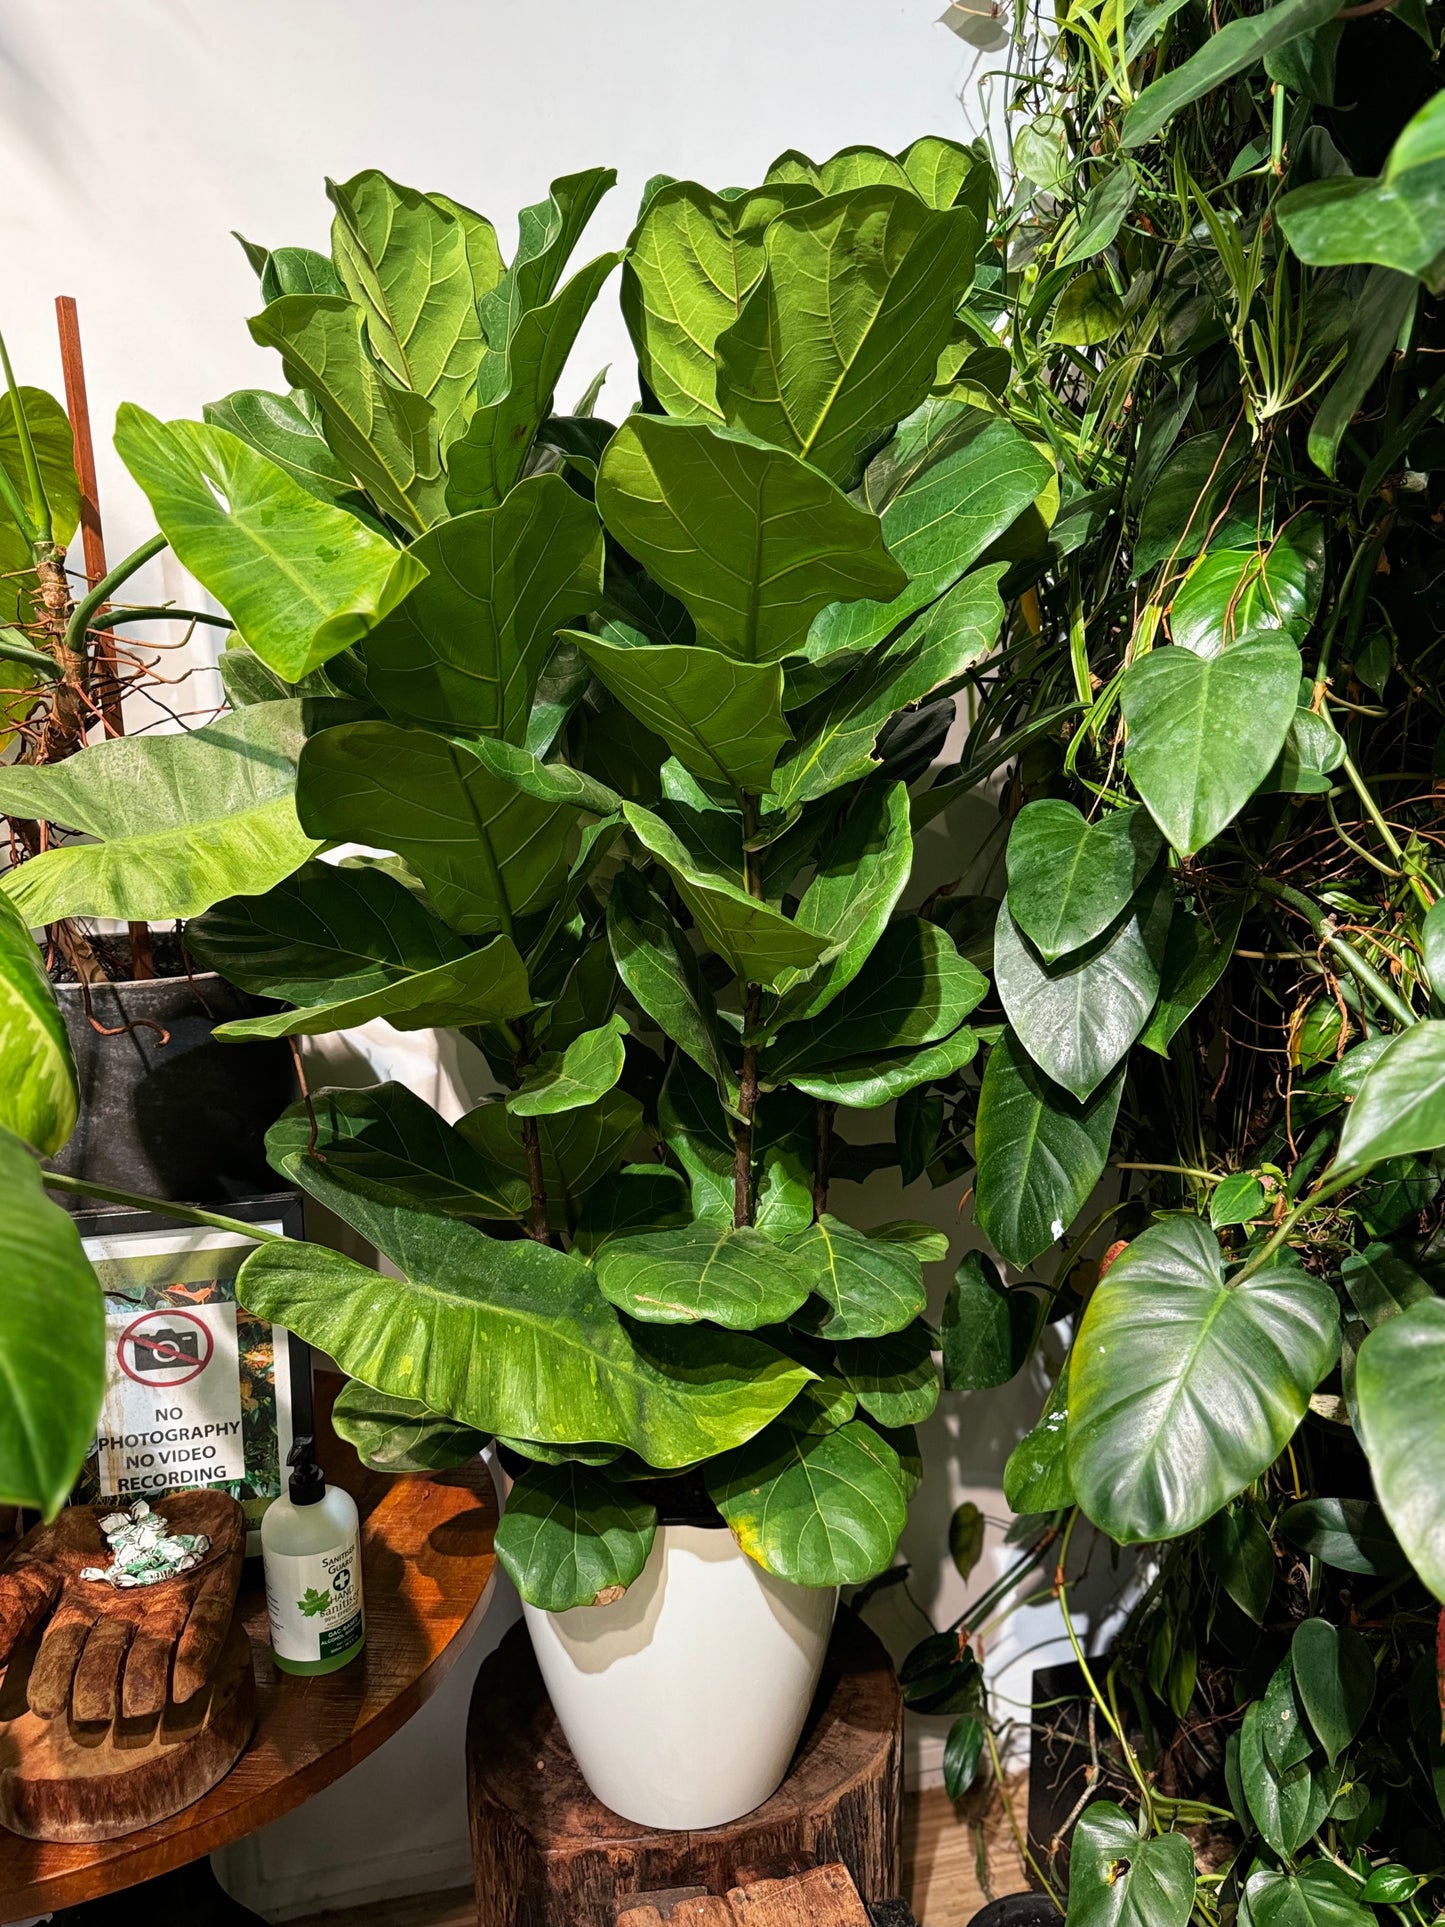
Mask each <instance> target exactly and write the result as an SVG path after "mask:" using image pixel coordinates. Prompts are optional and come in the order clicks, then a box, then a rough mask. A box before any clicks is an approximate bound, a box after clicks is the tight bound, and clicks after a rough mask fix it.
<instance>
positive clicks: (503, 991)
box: [215, 937, 532, 1044]
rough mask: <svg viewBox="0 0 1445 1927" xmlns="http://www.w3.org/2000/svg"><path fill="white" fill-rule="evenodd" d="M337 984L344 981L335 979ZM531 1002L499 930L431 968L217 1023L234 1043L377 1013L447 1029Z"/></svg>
mask: <svg viewBox="0 0 1445 1927" xmlns="http://www.w3.org/2000/svg"><path fill="white" fill-rule="evenodd" d="M337 988H339V986H337ZM531 1008H532V998H531V994H530V992H529V990H528V988H527V972H526V969H525V967H524V965H523V963H522V959H521V957H520V956H519V954H518V952H517V946H516V945H515V944H514V943H513V942H512V939H511V938H510V937H494V938H493V939H492V941H491V942H490V943H488V944H484V945H483V946H482V947H481V949H479V950H469V951H464V952H463V954H462V955H461V956H459V957H456V958H453V959H452V960H450V961H449V962H447V963H441V964H434V965H433V966H432V967H431V969H429V970H420V971H415V972H412V973H409V974H402V973H398V974H397V975H395V976H393V977H392V978H391V980H390V982H388V983H384V984H381V985H378V986H377V987H376V988H375V989H372V990H364V991H361V992H359V993H358V992H353V993H351V994H350V995H343V996H339V997H337V996H332V997H329V998H327V1000H326V1001H325V1002H323V1003H303V1004H302V1005H301V1006H300V1007H299V1008H298V1009H296V1010H279V1011H271V1012H268V1013H267V1014H266V1015H265V1016H262V1017H237V1018H233V1019H232V1021H231V1022H230V1023H227V1024H218V1025H217V1027H216V1031H215V1035H216V1036H217V1037H218V1038H219V1039H220V1040H221V1041H222V1042H223V1043H228V1044H244V1043H249V1042H251V1041H252V1040H254V1039H255V1038H258V1037H320V1036H325V1035H327V1034H328V1033H330V1032H332V1031H338V1030H355V1029H356V1028H357V1026H358V1025H360V1024H369V1023H371V1022H373V1021H374V1020H375V1019H376V1018H378V1017H384V1018H385V1019H386V1021H387V1022H388V1023H389V1024H391V1025H393V1026H394V1027H395V1028H396V1029H397V1030H444V1029H448V1028H452V1027H460V1026H462V1025H464V1024H498V1023H505V1022H506V1021H507V1019H508V1018H510V1017H520V1016H522V1015H524V1013H525V1012H527V1011H529V1010H530V1009H531Z"/></svg>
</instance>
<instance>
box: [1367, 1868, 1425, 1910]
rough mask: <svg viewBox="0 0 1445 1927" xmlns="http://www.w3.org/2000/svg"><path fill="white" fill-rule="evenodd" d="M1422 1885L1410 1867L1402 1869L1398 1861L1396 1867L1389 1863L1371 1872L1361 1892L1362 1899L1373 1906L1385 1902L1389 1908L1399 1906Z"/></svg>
mask: <svg viewBox="0 0 1445 1927" xmlns="http://www.w3.org/2000/svg"><path fill="white" fill-rule="evenodd" d="M1422 1884H1423V1882H1422V1881H1421V1879H1420V1876H1419V1875H1418V1874H1413V1873H1411V1871H1410V1869H1409V1868H1408V1867H1402V1866H1401V1865H1400V1864H1399V1862H1398V1861H1396V1862H1395V1863H1394V1865H1390V1864H1389V1863H1388V1862H1387V1863H1386V1865H1385V1866H1383V1867H1376V1868H1374V1869H1373V1870H1372V1871H1371V1874H1370V1877H1369V1879H1368V1880H1367V1881H1366V1882H1365V1884H1364V1886H1363V1887H1362V1888H1361V1890H1360V1899H1361V1900H1363V1901H1367V1902H1369V1903H1370V1904H1371V1905H1377V1904H1378V1903H1380V1902H1381V1901H1383V1902H1384V1903H1385V1904H1386V1905H1387V1906H1398V1905H1399V1904H1400V1903H1401V1902H1402V1901H1406V1900H1409V1899H1410V1898H1411V1896H1412V1895H1413V1894H1414V1893H1415V1892H1416V1890H1417V1889H1418V1888H1419V1887H1420V1886H1421V1885H1422Z"/></svg>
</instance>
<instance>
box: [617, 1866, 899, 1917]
mask: <svg viewBox="0 0 1445 1927" xmlns="http://www.w3.org/2000/svg"><path fill="white" fill-rule="evenodd" d="M617 1927H870V1922H869V1919H868V1913H867V1909H866V1908H865V1907H864V1905H863V1902H862V1901H861V1900H860V1899H859V1897H858V1889H857V1888H856V1887H855V1886H854V1885H853V1880H852V1876H851V1875H850V1874H849V1872H848V1869H847V1868H846V1867H844V1866H840V1865H837V1864H836V1863H835V1864H834V1865H832V1866H827V1867H812V1868H810V1869H809V1870H808V1872H807V1873H800V1874H794V1875H793V1876H792V1877H791V1878H789V1879H786V1880H754V1881H750V1882H749V1883H748V1885H747V1886H745V1887H734V1888H732V1889H731V1890H730V1891H729V1893H728V1895H727V1897H726V1898H725V1899H723V1898H715V1897H713V1896H712V1895H709V1894H704V1893H702V1892H701V1891H700V1890H699V1891H698V1892H697V1893H692V1892H687V1891H684V1892H681V1893H676V1892H674V1893H671V1894H639V1895H638V1897H637V1899H636V1900H635V1901H629V1902H625V1903H624V1904H623V1905H622V1906H621V1907H620V1908H619V1909H618V1914H617Z"/></svg>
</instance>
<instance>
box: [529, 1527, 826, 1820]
mask: <svg viewBox="0 0 1445 1927" xmlns="http://www.w3.org/2000/svg"><path fill="white" fill-rule="evenodd" d="M837 1603H838V1595H837V1593H836V1592H835V1591H832V1590H829V1589H815V1588H813V1587H808V1586H795V1585H793V1584H792V1583H791V1582H790V1581H788V1580H786V1579H775V1578H774V1577H773V1576H772V1574H771V1573H766V1572H764V1571H763V1569H762V1567H761V1566H759V1565H756V1564H755V1563H754V1562H753V1561H752V1560H751V1559H749V1558H748V1557H747V1555H746V1554H745V1553H744V1552H742V1551H741V1550H740V1549H739V1547H738V1546H737V1544H736V1542H735V1541H734V1539H733V1536H732V1534H731V1533H730V1532H726V1531H723V1530H721V1529H719V1528H717V1527H709V1526H660V1527H659V1528H658V1532H657V1538H656V1540H655V1541H654V1543H653V1548H652V1555H651V1557H650V1558H649V1559H648V1562H647V1565H646V1566H645V1567H644V1569H643V1572H642V1575H641V1577H640V1578H639V1579H636V1580H634V1581H633V1583H632V1585H631V1586H629V1587H628V1589H627V1591H626V1593H625V1594H624V1595H623V1597H622V1598H621V1599H619V1600H616V1601H615V1602H614V1603H613V1604H612V1605H610V1606H578V1607H574V1608H573V1610H572V1611H571V1612H565V1613H548V1612H542V1611H541V1610H540V1609H539V1608H537V1607H535V1606H524V1607H523V1611H524V1612H525V1614H526V1617H527V1626H528V1628H529V1630H530V1632H531V1635H532V1645H533V1647H534V1649H535V1651H536V1654H537V1663H538V1665H539V1666H540V1667H541V1669H542V1677H543V1679H544V1680H545V1681H546V1684H547V1691H548V1693H549V1694H550V1695H551V1699H552V1705H553V1707H554V1708H555V1710H556V1714H557V1718H558V1720H559V1721H560V1722H561V1726H562V1731H563V1732H564V1733H565V1734H566V1736H567V1741H568V1744H569V1745H570V1746H571V1748H572V1751H573V1753H574V1755H575V1756H576V1759H577V1764H578V1766H579V1767H580V1768H581V1769H582V1774H583V1777H584V1778H585V1780H586V1781H587V1784H588V1786H590V1787H591V1789H592V1791H593V1792H594V1793H595V1794H596V1795H597V1798H598V1799H599V1800H601V1801H602V1802H603V1804H604V1805H605V1806H609V1807H611V1808H612V1810H613V1812H614V1813H620V1814H621V1815H622V1817H623V1818H624V1819H625V1820H635V1821H636V1822H637V1823H638V1824H639V1825H641V1826H647V1827H673V1828H697V1827H716V1826H722V1825H724V1824H725V1823H726V1822H727V1821H729V1820H736V1819H737V1818H738V1816H739V1815H740V1814H743V1813H750V1812H751V1811H752V1809H753V1808H754V1807H756V1806H761V1804H762V1802H763V1801H764V1800H766V1799H767V1797H768V1795H769V1794H770V1793H772V1792H774V1791H775V1790H776V1788H777V1787H778V1785H779V1783H780V1782H781V1780H782V1779H783V1776H784V1775H785V1774H786V1772H787V1770H788V1763H789V1761H790V1760H791V1759H792V1756H793V1750H794V1748H795V1747H796V1746H797V1744H798V1736H799V1735H800V1733H801V1732H802V1730H803V1722H804V1720H805V1719H806V1718H807V1714H808V1707H809V1705H810V1703H811V1701H812V1698H813V1693H814V1690H815V1688H816V1687H817V1684H818V1675H819V1673H820V1672H821V1671H822V1667H823V1656H824V1654H825V1652H826V1651H827V1646H828V1635H829V1632H830V1631H831V1629H832V1625H833V1613H834V1610H835V1608H836V1606H837Z"/></svg>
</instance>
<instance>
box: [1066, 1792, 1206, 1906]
mask: <svg viewBox="0 0 1445 1927" xmlns="http://www.w3.org/2000/svg"><path fill="white" fill-rule="evenodd" d="M1193 1910H1194V1855H1193V1852H1192V1851H1191V1850H1190V1846H1189V1842H1188V1841H1187V1840H1186V1839H1185V1838H1184V1836H1183V1834H1181V1833H1161V1834H1144V1835H1141V1834H1140V1832H1139V1829H1138V1827H1137V1826H1136V1825H1135V1823H1134V1821H1133V1820H1132V1819H1131V1818H1130V1817H1129V1815H1128V1814H1127V1813H1125V1811H1124V1809H1123V1808H1122V1807H1117V1806H1115V1805H1114V1803H1113V1801H1112V1800H1094V1801H1092V1802H1091V1803H1090V1804H1089V1805H1088V1806H1086V1807H1085V1808H1084V1811H1083V1812H1082V1813H1081V1814H1080V1816H1079V1820H1078V1824H1077V1826H1076V1827H1075V1828H1074V1834H1073V1839H1072V1841H1071V1843H1070V1850H1069V1927H1186V1923H1187V1921H1188V1919H1189V1916H1190V1914H1191V1913H1192V1912H1193Z"/></svg>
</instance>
